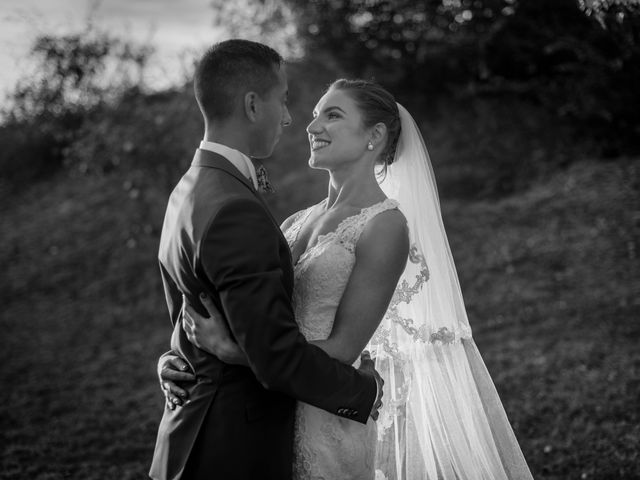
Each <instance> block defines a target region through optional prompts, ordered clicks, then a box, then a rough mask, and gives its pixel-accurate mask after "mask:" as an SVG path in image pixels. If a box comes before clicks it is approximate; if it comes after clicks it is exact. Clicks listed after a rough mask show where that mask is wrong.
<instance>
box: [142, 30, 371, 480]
mask: <svg viewBox="0 0 640 480" xmlns="http://www.w3.org/2000/svg"><path fill="white" fill-rule="evenodd" d="M194 83H195V95H196V100H197V101H198V105H199V106H200V110H201V111H202V114H203V116H204V120H205V136H204V141H203V142H202V143H201V144H200V148H199V149H198V150H197V151H196V154H195V157H194V159H193V162H192V164H191V167H190V168H189V170H188V171H187V172H186V173H185V175H184V176H183V177H182V179H181V180H180V182H179V183H178V185H177V186H176V187H175V189H174V191H173V192H172V194H171V197H170V198H169V204H168V206H167V211H166V215H165V220H164V226H163V230H162V237H161V240H160V250H159V260H160V270H161V274H162V280H163V284H164V289H165V295H166V299H167V304H168V307H169V313H170V316H171V321H172V323H173V327H174V328H173V334H172V337H171V352H169V354H168V355H166V356H165V361H164V362H165V363H164V367H166V368H170V365H176V361H179V362H182V360H180V359H178V357H180V358H181V359H183V360H184V361H186V364H184V367H185V369H188V370H190V372H191V373H189V372H186V371H185V372H183V373H182V377H183V378H185V379H186V378H193V379H194V381H191V382H183V383H181V384H180V385H176V384H175V383H172V382H165V385H169V386H171V387H173V388H174V389H175V391H176V392H178V393H182V394H183V397H185V398H186V397H187V396H188V402H186V403H184V404H183V406H181V407H180V408H170V406H169V405H168V406H167V407H166V408H165V411H164V415H163V417H162V421H161V423H160V427H159V429H158V437H157V442H156V448H155V453H154V456H153V463H152V465H151V471H150V473H149V475H150V476H151V477H152V478H154V479H180V478H182V479H203V480H204V479H207V480H213V479H247V480H248V479H255V478H261V479H288V478H290V477H291V469H292V464H293V459H292V455H293V426H294V414H295V404H296V400H300V401H303V402H306V403H308V404H311V405H314V406H317V407H318V408H322V409H324V410H326V411H328V412H331V413H334V414H336V415H339V416H342V417H345V418H349V419H351V420H355V421H358V422H361V423H366V421H367V418H368V417H369V415H370V414H374V415H375V413H376V412H375V407H374V406H376V407H377V406H378V405H379V403H380V402H379V401H380V396H381V393H382V388H381V379H380V377H379V375H378V373H377V372H376V371H375V370H374V368H373V362H372V361H371V360H366V359H365V360H364V361H363V362H362V366H361V367H360V369H358V370H356V369H354V368H353V367H351V366H347V365H344V364H342V363H340V362H339V361H337V360H334V359H332V358H330V357H329V356H328V355H327V354H325V353H324V352H323V351H322V350H321V349H319V348H317V347H315V346H314V345H311V344H309V343H307V342H306V340H305V339H304V337H303V336H302V335H301V333H300V331H299V330H298V327H297V324H296V322H295V318H294V314H293V310H292V307H291V294H292V287H293V271H292V265H291V254H290V252H289V248H288V245H287V242H286V240H285V239H284V237H283V235H282V233H281V231H280V229H279V227H278V224H277V223H276V221H275V220H274V219H273V217H272V216H271V214H270V213H269V210H268V209H267V207H266V205H265V204H264V202H263V200H262V199H261V197H260V195H259V194H258V193H257V191H256V190H257V187H258V182H257V175H256V171H255V168H254V166H253V164H252V162H251V160H250V159H249V157H256V158H263V157H268V156H269V155H271V153H272V152H273V148H274V147H275V145H276V143H277V142H278V139H279V137H280V134H281V133H282V128H283V127H284V126H287V125H289V124H290V123H291V117H290V115H289V111H288V109H287V105H286V101H287V79H286V75H285V72H284V65H283V61H282V58H281V57H280V55H279V54H278V53H277V52H275V51H274V50H272V49H271V48H269V47H267V46H265V45H262V44H259V43H254V42H249V41H246V40H229V41H225V42H222V43H219V44H216V45H214V46H213V47H212V48H211V49H209V50H208V51H207V52H206V53H205V55H204V56H203V58H202V59H201V61H200V63H199V65H198V68H197V71H196V74H195V82H194ZM200 294H206V295H207V296H208V297H210V298H211V299H212V300H213V303H214V304H215V305H216V307H217V308H218V309H219V310H220V311H221V312H223V313H224V316H225V318H226V321H227V323H228V325H229V327H230V330H231V333H232V335H233V337H234V338H235V340H236V342H237V343H238V344H239V345H240V347H241V348H242V350H243V351H244V353H245V354H246V356H247V358H248V361H249V364H250V368H247V367H243V366H238V365H230V364H225V363H223V362H222V361H220V360H219V359H218V358H216V357H214V356H212V355H210V354H208V353H206V352H205V351H203V350H200V349H198V348H197V347H195V346H194V345H192V344H191V343H189V341H188V340H187V337H186V334H185V333H184V331H183V329H182V327H181V310H182V307H183V302H185V301H186V302H188V303H190V304H191V305H192V306H194V308H195V310H197V311H198V312H199V313H200V314H202V315H205V316H206V315H207V311H206V310H205V308H204V307H203V305H202V303H201V302H200V300H199V295H200ZM174 354H175V355H174ZM172 362H173V363H172ZM187 365H188V368H187ZM166 378H174V379H175V378H178V377H175V376H174V377H165V379H166ZM174 393H175V392H174ZM174 398H175V397H174Z"/></svg>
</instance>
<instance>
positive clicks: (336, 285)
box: [285, 200, 397, 480]
mask: <svg viewBox="0 0 640 480" xmlns="http://www.w3.org/2000/svg"><path fill="white" fill-rule="evenodd" d="M393 208H397V204H396V202H394V201H393V200H385V201H383V202H380V203H377V204H375V205H372V206H370V207H368V208H365V209H363V210H362V211H361V212H360V213H359V214H357V215H354V216H351V217H348V218H346V219H344V220H343V221H342V222H341V223H340V224H339V225H338V227H337V228H336V230H335V231H333V232H331V233H328V234H326V235H322V236H320V237H319V238H318V241H317V243H316V244H315V245H314V246H313V247H311V248H309V249H308V250H306V251H305V252H303V253H302V255H301V256H300V258H299V260H298V261H297V262H296V264H295V266H294V278H295V283H294V290H293V307H294V310H295V314H296V320H297V321H298V324H299V325H300V331H301V332H302V334H303V335H304V336H305V337H306V339H307V340H324V339H326V338H328V337H329V334H330V333H331V329H332V327H333V320H334V317H335V314H336V310H337V309H338V305H339V303H340V299H341V298H342V294H343V292H344V290H345V288H346V286H347V281H348V280H349V276H350V275H351V271H352V269H353V266H354V264H355V246H356V243H357V241H358V238H359V237H360V234H361V233H362V231H363V229H364V227H365V226H366V224H367V222H368V221H369V220H370V219H372V218H373V217H374V216H376V215H377V214H379V213H381V212H384V211H385V210H389V209H393ZM312 210H313V207H310V208H308V209H307V210H302V211H300V212H298V213H297V214H296V216H295V217H294V221H293V223H292V224H291V227H290V228H289V229H288V230H287V231H286V232H285V238H286V239H287V241H288V242H289V247H290V248H291V250H292V251H293V250H294V246H295V243H296V240H297V237H298V232H299V231H300V229H301V227H302V226H303V225H304V224H305V221H306V220H307V218H308V216H309V214H310V213H311V211H312ZM359 362H360V361H359V360H358V361H357V362H356V365H354V366H355V367H357V366H358V364H359ZM376 441H377V433H376V424H375V422H374V421H373V420H371V419H369V421H368V422H367V424H366V425H363V424H361V423H358V422H354V421H352V420H348V419H345V418H341V417H338V416H336V415H333V414H331V413H328V412H326V411H324V410H321V409H319V408H316V407H313V406H311V405H308V404H306V403H302V402H299V403H298V407H297V412H296V425H295V436H294V456H295V462H294V469H293V471H294V475H293V478H294V479H295V480H332V479H340V480H351V479H353V480H356V479H357V480H369V479H373V478H374V460H375V448H376Z"/></svg>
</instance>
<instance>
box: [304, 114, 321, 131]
mask: <svg viewBox="0 0 640 480" xmlns="http://www.w3.org/2000/svg"><path fill="white" fill-rule="evenodd" d="M319 131H320V126H319V125H318V118H317V117H316V118H314V119H313V120H311V123H309V125H307V133H308V134H309V135H313V134H315V133H318V132H319Z"/></svg>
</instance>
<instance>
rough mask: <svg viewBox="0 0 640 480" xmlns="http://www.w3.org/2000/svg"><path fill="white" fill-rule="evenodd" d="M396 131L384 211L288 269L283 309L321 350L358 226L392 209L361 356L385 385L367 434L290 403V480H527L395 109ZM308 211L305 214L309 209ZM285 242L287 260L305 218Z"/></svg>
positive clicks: (423, 176) (362, 220)
mask: <svg viewBox="0 0 640 480" xmlns="http://www.w3.org/2000/svg"><path fill="white" fill-rule="evenodd" d="M398 108H399V111H400V119H401V125H402V131H401V134H400V138H399V141H398V147H397V149H396V154H395V157H394V161H393V163H392V164H391V165H389V166H388V168H387V172H386V175H385V176H384V179H383V180H382V181H381V183H380V186H381V188H382V190H383V191H384V192H385V194H386V195H387V197H389V198H388V199H387V200H385V201H383V202H380V203H377V204H375V205H372V206H371V207H369V208H365V209H363V210H362V211H361V212H360V213H359V214H357V215H354V216H352V217H348V218H347V219H345V220H343V221H342V222H341V223H340V225H339V226H338V228H337V229H336V230H335V231H334V232H332V233H329V234H327V235H323V236H321V237H319V238H318V242H317V243H316V245H314V246H313V247H311V248H309V249H308V250H307V251H305V252H304V253H302V255H301V256H300V258H299V259H298V261H297V262H296V264H295V266H294V279H295V280H294V281H295V284H294V292H293V304H294V309H295V314H296V319H297V321H298V323H299V325H300V330H301V331H302V333H303V334H304V336H305V337H306V338H307V339H308V340H320V339H326V338H327V337H328V336H329V334H330V333H331V329H332V326H333V319H334V316H335V313H336V310H337V308H338V304H339V303H340V299H341V297H342V294H343V292H344V289H345V287H346V285H347V281H348V279H349V276H350V274H351V271H352V269H353V266H354V263H355V247H356V243H357V241H358V238H359V237H360V234H361V233H362V231H363V230H364V228H365V226H366V224H367V222H368V221H369V220H371V218H373V217H374V216H375V215H377V214H379V213H380V212H383V211H386V210H389V209H393V208H398V209H399V210H400V211H401V212H402V213H403V214H404V216H405V218H406V219H407V225H408V228H409V241H410V244H411V250H410V253H409V261H408V262H407V266H406V268H405V270H404V272H403V273H402V275H401V277H400V281H399V282H398V285H397V287H396V291H395V293H394V296H393V298H392V300H391V303H390V305H389V308H388V310H387V312H386V314H385V316H384V318H383V319H382V322H381V323H380V325H379V327H378V329H377V330H376V332H375V334H374V335H373V338H372V339H371V341H370V342H369V344H368V345H367V349H368V350H370V351H371V354H372V357H374V358H375V359H376V369H377V370H378V371H379V372H380V375H381V376H382V378H383V379H384V381H385V384H384V392H383V393H384V397H383V407H382V408H381V410H380V417H379V419H378V421H377V422H375V423H374V422H372V421H371V420H369V422H368V423H367V424H366V425H362V424H360V423H356V422H353V421H351V420H346V419H342V418H340V417H337V416H335V415H332V414H330V413H328V412H325V411H323V410H320V409H317V408H315V407H312V406H310V405H306V404H304V403H298V406H297V412H296V425H295V436H294V457H295V460H294V468H293V477H294V479H295V480H321V479H324V480H334V479H335V480H337V479H340V480H349V479H352V480H356V479H357V480H533V477H532V475H531V472H530V471H529V467H528V466H527V462H526V460H525V458H524V456H523V454H522V451H521V450H520V446H519V445H518V441H517V439H516V437H515V435H514V432H513V430H512V428H511V425H510V423H509V420H508V418H507V416H506V413H505V411H504V408H503V406H502V402H501V401H500V397H499V396H498V393H497V391H496V389H495V387H494V385H493V381H492V380H491V376H490V375H489V372H488V371H487V369H486V367H485V365H484V362H483V360H482V357H481V356H480V353H479V352H478V349H477V348H476V345H475V342H474V341H473V337H472V332H471V327H470V325H469V320H468V318H467V313H466V308H465V306H464V301H463V298H462V292H461V290H460V284H459V281H458V275H457V272H456V269H455V264H454V261H453V256H452V255H451V250H450V248H449V242H448V240H447V235H446V232H445V229H444V224H443V222H442V214H441V211H440V200H439V197H438V191H437V187H436V182H435V177H434V174H433V169H432V167H431V161H430V159H429V154H428V152H427V149H426V146H425V143H424V140H423V138H422V135H421V132H420V130H419V129H418V126H417V125H416V123H415V121H414V120H413V118H412V117H411V115H410V114H409V112H408V111H407V110H406V109H405V108H404V107H402V105H398ZM312 208H313V207H312ZM312 208H309V209H307V210H303V211H301V212H298V213H297V214H296V216H295V217H294V221H293V223H292V224H291V226H290V227H289V228H288V229H287V231H286V232H285V237H286V239H287V241H288V243H289V246H290V248H291V250H292V251H293V250H294V247H295V243H296V240H297V237H298V232H299V231H300V228H301V227H302V226H303V225H304V223H305V221H306V220H307V218H308V217H309V214H310V212H311V209H312Z"/></svg>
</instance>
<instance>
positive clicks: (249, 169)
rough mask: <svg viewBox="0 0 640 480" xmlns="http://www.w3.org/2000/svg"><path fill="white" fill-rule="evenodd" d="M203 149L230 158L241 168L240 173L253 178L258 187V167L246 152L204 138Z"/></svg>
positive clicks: (201, 147)
mask: <svg viewBox="0 0 640 480" xmlns="http://www.w3.org/2000/svg"><path fill="white" fill-rule="evenodd" d="M200 149H201V150H208V151H209V152H213V153H217V154H218V155H222V156H223V157H224V158H226V159H227V160H229V161H230V162H231V163H232V164H233V166H234V167H236V168H237V169H238V170H240V173H242V175H244V176H245V177H247V179H249V180H251V182H252V183H253V186H254V187H255V189H256V190H257V189H258V176H257V175H256V167H254V166H253V162H252V161H251V159H250V158H249V157H247V156H246V155H245V154H244V153H242V152H241V151H239V150H236V149H234V148H229V147H227V146H226V145H222V144H221V143H215V142H207V141H206V140H203V141H201V142H200Z"/></svg>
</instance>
